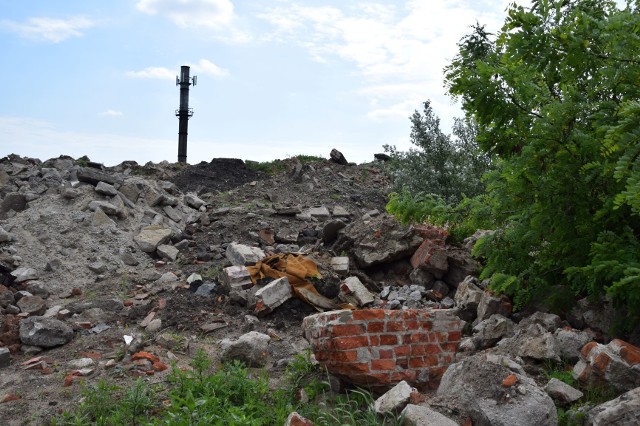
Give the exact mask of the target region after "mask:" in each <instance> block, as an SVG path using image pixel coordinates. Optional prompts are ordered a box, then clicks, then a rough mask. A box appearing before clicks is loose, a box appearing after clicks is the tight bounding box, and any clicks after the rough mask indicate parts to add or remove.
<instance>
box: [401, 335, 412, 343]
mask: <svg viewBox="0 0 640 426" xmlns="http://www.w3.org/2000/svg"><path fill="white" fill-rule="evenodd" d="M398 337H402V344H404V345H409V344H411V334H403V335H402V336H398Z"/></svg>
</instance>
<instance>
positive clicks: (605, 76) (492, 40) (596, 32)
mask: <svg viewBox="0 0 640 426" xmlns="http://www.w3.org/2000/svg"><path fill="white" fill-rule="evenodd" d="M637 7H638V5H637V3H635V5H633V6H631V5H630V6H628V7H627V8H626V9H624V10H621V9H617V8H616V5H615V2H613V1H608V0H602V1H593V0H575V1H569V2H567V1H559V0H558V1H555V0H538V1H534V2H533V5H532V7H531V8H524V7H521V6H517V5H515V4H514V5H511V6H510V7H509V9H508V11H507V14H508V16H507V19H506V21H505V23H504V26H503V27H502V29H501V30H500V31H499V32H498V33H497V34H496V35H492V34H489V33H487V32H486V31H485V30H484V28H483V27H482V26H480V25H476V26H475V27H474V28H473V29H472V32H471V34H469V35H467V36H466V37H464V38H463V39H462V41H461V42H460V43H459V45H458V46H459V54H458V55H457V56H456V57H455V59H454V60H453V61H452V63H451V64H450V65H449V66H448V67H447V68H446V69H445V73H446V74H445V78H446V82H447V86H448V89H449V92H450V93H451V94H452V95H454V96H455V97H457V98H458V99H460V100H461V101H462V106H463V109H464V110H465V112H466V114H467V117H469V119H473V120H474V122H475V123H477V141H478V143H479V145H480V147H481V149H482V150H483V151H484V152H486V153H491V154H492V155H495V156H496V161H495V163H494V164H495V169H494V170H492V171H490V172H489V173H488V174H487V175H486V177H485V182H486V185H487V203H486V205H487V206H489V207H490V209H491V214H492V217H493V219H494V220H495V221H496V222H497V223H499V224H500V226H499V227H498V229H497V232H496V233H495V234H494V235H493V236H491V237H487V238H485V239H484V240H483V241H481V243H479V244H478V246H477V247H476V251H475V252H476V254H477V255H480V256H482V257H484V258H485V260H486V268H485V270H484V271H483V277H493V281H492V285H493V287H494V289H496V290H498V291H501V292H505V293H507V294H510V295H512V296H514V297H516V298H517V304H519V305H524V304H526V303H528V302H530V301H536V302H540V301H544V300H545V298H546V297H547V296H546V295H547V294H548V290H549V289H550V288H552V287H553V288H557V287H556V286H558V285H560V286H563V287H564V288H565V289H569V290H570V291H571V292H573V293H574V294H576V295H587V294H589V295H594V296H597V295H602V294H604V293H605V292H606V293H607V294H609V295H610V296H611V297H612V298H613V299H614V301H616V302H617V303H618V304H619V305H624V306H625V307H626V308H627V309H626V312H628V315H630V316H631V317H632V318H636V319H637V316H638V315H639V314H640V268H639V263H638V260H639V257H640V254H639V253H640V250H639V249H638V248H639V247H640V240H639V239H640V159H639V157H640V140H639V136H640V103H639V99H640V97H639V95H640V86H638V85H637V81H638V80H639V79H640V61H639V60H638V59H637V55H636V52H637V51H638V50H639V49H640V14H639V13H638V11H637ZM564 294H567V292H564ZM565 302H566V301H565ZM621 312H625V311H624V310H623V311H621Z"/></svg>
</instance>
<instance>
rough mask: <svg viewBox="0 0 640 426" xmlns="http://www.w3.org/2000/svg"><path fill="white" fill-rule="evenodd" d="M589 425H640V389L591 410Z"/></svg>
mask: <svg viewBox="0 0 640 426" xmlns="http://www.w3.org/2000/svg"><path fill="white" fill-rule="evenodd" d="M586 424H587V425H590V426H632V425H637V424H640V387H637V388H635V389H632V390H630V391H629V392H627V393H624V394H622V395H620V396H619V397H617V398H616V399H613V400H611V401H608V402H605V403H604V404H600V405H598V406H596V407H593V408H592V409H591V410H589V417H588V419H587V423H586Z"/></svg>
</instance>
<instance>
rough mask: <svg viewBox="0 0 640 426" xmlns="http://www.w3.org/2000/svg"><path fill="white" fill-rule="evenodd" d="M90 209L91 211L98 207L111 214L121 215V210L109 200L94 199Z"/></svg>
mask: <svg viewBox="0 0 640 426" xmlns="http://www.w3.org/2000/svg"><path fill="white" fill-rule="evenodd" d="M89 209H90V210H91V211H96V209H101V210H102V211H103V212H105V213H106V214H108V215H110V216H120V215H121V213H120V210H119V209H118V207H116V206H115V205H113V204H111V203H109V202H107V201H98V200H94V201H92V202H90V203H89Z"/></svg>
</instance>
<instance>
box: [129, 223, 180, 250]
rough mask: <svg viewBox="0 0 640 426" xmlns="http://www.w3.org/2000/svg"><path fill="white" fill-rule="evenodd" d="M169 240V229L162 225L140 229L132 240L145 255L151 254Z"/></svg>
mask: <svg viewBox="0 0 640 426" xmlns="http://www.w3.org/2000/svg"><path fill="white" fill-rule="evenodd" d="M169 238H171V229H169V228H166V227H164V226H162V225H149V226H145V227H144V228H142V231H140V233H139V234H138V235H136V236H135V237H134V238H133V240H134V241H135V242H136V244H138V246H139V247H140V250H142V251H144V252H146V253H153V252H154V251H156V249H157V248H158V246H159V245H160V244H164V243H166V242H167V241H169Z"/></svg>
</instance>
